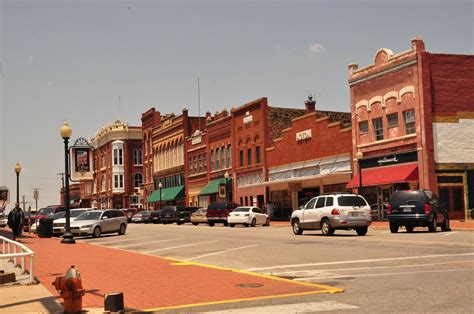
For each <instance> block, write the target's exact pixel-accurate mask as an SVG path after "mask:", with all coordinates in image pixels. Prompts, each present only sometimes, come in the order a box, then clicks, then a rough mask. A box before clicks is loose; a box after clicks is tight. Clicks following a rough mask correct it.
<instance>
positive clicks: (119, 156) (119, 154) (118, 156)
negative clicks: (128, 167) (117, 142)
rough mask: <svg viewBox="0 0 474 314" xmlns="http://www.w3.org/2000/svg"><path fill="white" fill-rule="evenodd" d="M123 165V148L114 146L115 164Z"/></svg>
mask: <svg viewBox="0 0 474 314" xmlns="http://www.w3.org/2000/svg"><path fill="white" fill-rule="evenodd" d="M122 165H123V149H121V148H114V166H122Z"/></svg>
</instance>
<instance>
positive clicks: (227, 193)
mask: <svg viewBox="0 0 474 314" xmlns="http://www.w3.org/2000/svg"><path fill="white" fill-rule="evenodd" d="M224 179H225V200H226V202H227V203H229V185H228V184H227V181H229V173H228V172H227V170H226V171H225V173H224Z"/></svg>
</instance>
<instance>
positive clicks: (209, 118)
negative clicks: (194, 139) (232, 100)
mask: <svg viewBox="0 0 474 314" xmlns="http://www.w3.org/2000/svg"><path fill="white" fill-rule="evenodd" d="M209 120H212V118H211V112H210V111H206V121H209Z"/></svg>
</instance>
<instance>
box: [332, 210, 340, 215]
mask: <svg viewBox="0 0 474 314" xmlns="http://www.w3.org/2000/svg"><path fill="white" fill-rule="evenodd" d="M331 215H334V216H336V215H339V211H338V210H337V209H336V208H334V209H333V210H331Z"/></svg>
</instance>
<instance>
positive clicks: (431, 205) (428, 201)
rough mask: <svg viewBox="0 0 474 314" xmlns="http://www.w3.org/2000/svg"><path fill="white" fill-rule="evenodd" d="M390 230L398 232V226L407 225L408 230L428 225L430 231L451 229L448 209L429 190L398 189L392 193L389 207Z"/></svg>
mask: <svg viewBox="0 0 474 314" xmlns="http://www.w3.org/2000/svg"><path fill="white" fill-rule="evenodd" d="M387 215H388V221H389V223H390V231H391V232H392V233H396V232H398V227H400V226H405V229H406V230H407V232H413V229H414V228H415V227H428V230H429V231H430V232H436V228H437V227H438V226H441V230H443V231H450V230H451V229H450V228H449V216H448V211H447V210H446V208H445V207H444V205H443V204H442V203H441V202H440V200H439V199H438V197H437V196H436V195H435V194H434V193H433V192H431V191H429V190H406V191H396V192H395V193H393V194H392V197H391V199H390V203H389V205H388V207H387Z"/></svg>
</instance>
